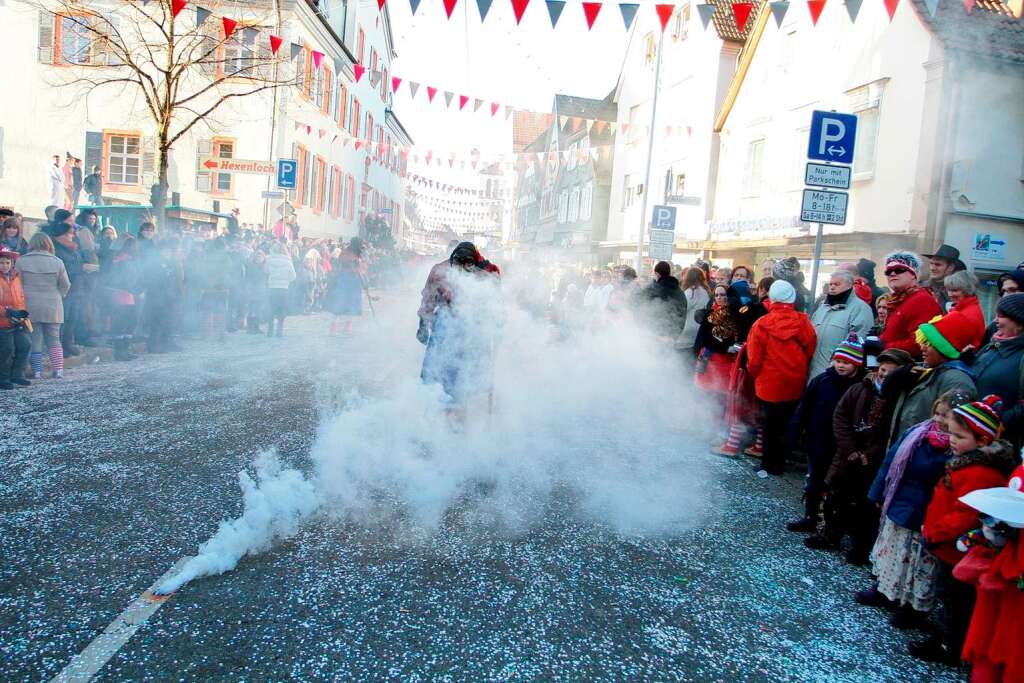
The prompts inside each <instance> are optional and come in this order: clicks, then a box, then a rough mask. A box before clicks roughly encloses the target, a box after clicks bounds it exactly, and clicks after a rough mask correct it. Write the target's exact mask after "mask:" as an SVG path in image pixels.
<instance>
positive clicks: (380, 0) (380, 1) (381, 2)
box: [377, 0, 384, 12]
mask: <svg viewBox="0 0 1024 683" xmlns="http://www.w3.org/2000/svg"><path fill="white" fill-rule="evenodd" d="M377 9H378V10H380V11H381V12H383V11H384V0H377Z"/></svg>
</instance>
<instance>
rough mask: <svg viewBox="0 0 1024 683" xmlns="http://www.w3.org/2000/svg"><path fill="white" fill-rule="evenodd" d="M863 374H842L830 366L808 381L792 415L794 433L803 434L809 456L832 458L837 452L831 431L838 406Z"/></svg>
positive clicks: (823, 458) (829, 459) (813, 457)
mask: <svg viewBox="0 0 1024 683" xmlns="http://www.w3.org/2000/svg"><path fill="white" fill-rule="evenodd" d="M859 380H860V378H859V377H857V376H854V377H843V376H841V375H840V374H839V373H838V372H836V371H835V368H829V369H827V370H825V372H822V373H820V374H818V375H817V376H815V377H814V378H813V379H812V380H811V381H810V383H809V384H808V385H807V389H806V390H805V391H804V396H803V398H802V399H801V400H800V405H799V407H797V409H796V413H795V414H794V415H793V424H792V426H793V428H794V429H795V433H794V436H795V437H800V436H803V437H804V441H803V443H804V449H805V450H806V451H807V456H808V458H812V459H815V460H817V461H825V462H829V461H831V460H832V457H833V456H834V455H835V452H836V439H835V436H834V435H833V432H832V420H833V416H834V414H835V411H836V406H837V405H838V404H839V401H840V400H841V399H842V398H843V396H844V395H845V394H846V392H847V391H848V390H849V389H850V387H852V386H854V385H855V384H857V383H858V382H859Z"/></svg>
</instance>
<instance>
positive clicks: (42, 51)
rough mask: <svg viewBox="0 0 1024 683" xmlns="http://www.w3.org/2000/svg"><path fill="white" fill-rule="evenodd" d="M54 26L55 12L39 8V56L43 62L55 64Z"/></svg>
mask: <svg viewBox="0 0 1024 683" xmlns="http://www.w3.org/2000/svg"><path fill="white" fill-rule="evenodd" d="M53 26H54V18H53V14H52V13H51V12H48V11H46V10H44V9H41V10H39V37H38V58H39V61H40V62H42V63H43V64H53Z"/></svg>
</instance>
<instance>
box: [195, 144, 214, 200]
mask: <svg viewBox="0 0 1024 683" xmlns="http://www.w3.org/2000/svg"><path fill="white" fill-rule="evenodd" d="M212 155H213V141H212V140H200V141H199V142H197V143H196V190H198V191H199V192H209V191H210V188H211V183H212V181H211V177H210V172H209V171H207V170H206V169H205V168H203V165H202V159H203V157H208V156H212Z"/></svg>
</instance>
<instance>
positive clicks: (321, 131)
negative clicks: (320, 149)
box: [319, 128, 327, 140]
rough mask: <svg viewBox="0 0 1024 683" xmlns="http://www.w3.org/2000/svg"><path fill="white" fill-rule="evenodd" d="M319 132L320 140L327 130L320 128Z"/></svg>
mask: <svg viewBox="0 0 1024 683" xmlns="http://www.w3.org/2000/svg"><path fill="white" fill-rule="evenodd" d="M319 133H320V139H321V140H323V139H324V136H325V135H327V131H326V130H324V129H323V128H321V129H320V131H319Z"/></svg>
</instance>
